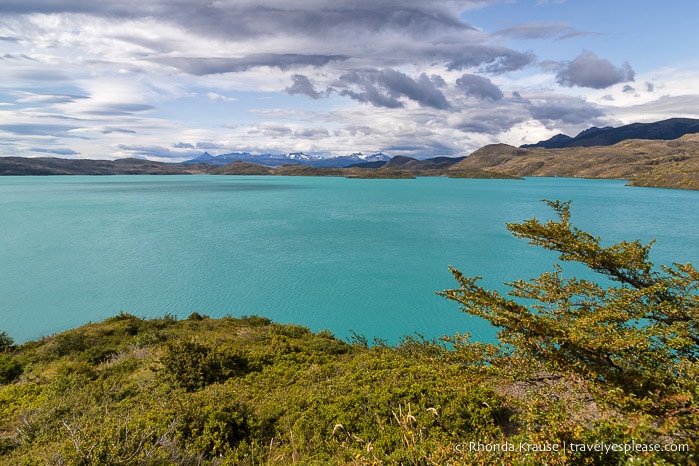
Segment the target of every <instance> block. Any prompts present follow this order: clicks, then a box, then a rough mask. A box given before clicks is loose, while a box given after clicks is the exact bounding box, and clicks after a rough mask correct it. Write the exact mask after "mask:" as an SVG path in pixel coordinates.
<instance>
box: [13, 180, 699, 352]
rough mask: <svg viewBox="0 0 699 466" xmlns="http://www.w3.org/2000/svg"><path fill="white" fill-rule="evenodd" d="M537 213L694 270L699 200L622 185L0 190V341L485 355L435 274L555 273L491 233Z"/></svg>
mask: <svg viewBox="0 0 699 466" xmlns="http://www.w3.org/2000/svg"><path fill="white" fill-rule="evenodd" d="M543 198H547V199H560V200H569V199H570V200H573V223H574V224H575V225H576V226H578V227H579V228H581V229H584V230H587V231H589V232H591V233H593V234H595V235H599V236H601V237H602V238H603V241H604V242H605V243H606V244H609V243H611V242H616V241H619V240H623V239H625V240H633V239H640V240H641V241H643V242H647V241H650V240H652V239H656V241H657V242H656V244H655V246H654V248H653V253H652V256H651V260H653V261H654V262H655V263H656V264H669V263H671V262H692V263H693V264H695V265H699V214H698V213H697V212H699V209H698V207H699V192H696V191H681V190H665V189H648V188H633V187H627V186H624V182H623V181H609V180H579V179H559V178H555V179H554V178H529V179H527V180H524V181H515V180H470V179H447V178H418V179H415V180H360V179H344V178H313V177H272V176H268V177H262V176H260V177H255V176H231V177H228V176H206V175H201V176H192V175H190V176H143V175H140V176H109V177H91V176H65V177H62V176H55V177H2V178H0V238H1V242H0V330H5V331H7V333H8V334H9V335H10V336H12V337H13V338H14V339H15V340H16V341H17V342H23V341H27V340H30V339H36V338H40V337H42V336H46V335H50V334H52V333H54V332H58V331H62V330H65V329H68V328H71V327H75V326H78V325H82V324H84V323H87V322H90V321H93V322H94V321H99V320H102V319H105V318H107V317H109V316H112V315H115V314H117V313H119V312H120V311H123V312H127V313H131V314H135V315H137V316H139V317H159V316H163V315H164V314H165V313H170V314H173V315H175V316H177V317H179V318H185V317H186V316H188V315H189V314H190V313H192V312H199V313H200V314H206V315H210V316H212V317H222V316H225V315H232V316H242V315H251V314H257V315H263V316H267V317H269V318H271V319H272V320H274V321H277V322H282V323H288V322H295V323H299V324H302V325H305V326H308V327H310V328H311V329H312V330H314V331H318V330H323V329H329V330H330V331H332V332H333V333H334V334H335V335H336V336H338V337H340V338H346V337H347V336H348V335H350V331H355V332H357V333H360V334H364V335H366V336H367V338H368V339H369V340H370V341H371V339H372V338H374V337H378V338H381V339H386V340H388V341H389V342H391V343H394V342H396V341H398V339H399V338H400V336H401V335H414V334H415V333H420V334H423V335H425V336H427V337H436V336H440V335H443V334H453V333H454V332H462V333H463V332H471V333H472V335H473V337H474V339H476V340H482V341H492V339H493V336H494V334H495V331H494V330H493V329H491V328H490V327H489V326H488V325H487V324H484V323H483V322H481V321H479V320H476V319H473V318H469V317H468V316H466V315H465V314H464V313H463V312H461V311H460V310H459V308H458V306H457V305H456V304H455V303H451V302H448V301H446V300H444V299H443V298H440V297H439V296H437V295H435V292H436V291H438V290H442V289H445V288H450V287H453V286H454V285H455V281H454V280H453V278H452V276H451V274H450V273H449V271H448V269H447V267H448V266H449V265H452V266H454V267H456V268H458V269H459V270H461V271H462V272H464V273H465V274H466V275H469V276H475V275H480V276H483V282H482V283H483V285H484V286H487V287H490V288H498V289H503V287H502V285H501V284H502V282H506V281H511V280H515V279H517V278H531V277H535V276H537V275H539V274H540V273H542V272H545V271H549V270H551V269H552V264H553V263H554V262H556V258H557V256H556V254H554V253H552V252H548V251H542V250H539V249H538V248H535V247H534V246H530V245H528V244H527V243H526V241H524V240H518V239H516V238H514V237H512V236H511V235H510V234H509V232H508V231H507V230H506V228H505V223H506V222H518V221H521V220H524V219H527V218H531V217H537V218H539V219H542V220H543V219H547V218H551V213H552V212H551V210H550V209H549V208H548V207H547V206H546V205H544V204H543V203H541V202H540V200H541V199H543ZM564 270H566V271H569V273H572V274H580V273H584V271H583V270H582V269H581V268H579V267H575V266H572V267H565V268H564Z"/></svg>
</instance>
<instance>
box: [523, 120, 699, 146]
mask: <svg viewBox="0 0 699 466" xmlns="http://www.w3.org/2000/svg"><path fill="white" fill-rule="evenodd" d="M694 133H699V120H695V119H692V118H670V119H668V120H662V121H656V122H654V123H632V124H630V125H624V126H619V127H616V128H613V127H611V126H605V127H604V128H597V127H596V126H593V127H592V128H588V129H586V130H584V131H582V132H580V133H579V134H578V135H577V136H575V137H570V136H568V135H565V134H557V135H555V136H554V137H552V138H550V139H547V140H545V141H539V142H537V143H536V144H524V145H522V146H520V147H521V148H523V149H528V148H532V147H544V148H546V149H562V148H564V147H594V146H611V145H614V144H616V143H618V142H621V141H625V140H627V139H648V140H657V139H665V140H672V139H677V138H679V137H682V136H684V135H685V134H694Z"/></svg>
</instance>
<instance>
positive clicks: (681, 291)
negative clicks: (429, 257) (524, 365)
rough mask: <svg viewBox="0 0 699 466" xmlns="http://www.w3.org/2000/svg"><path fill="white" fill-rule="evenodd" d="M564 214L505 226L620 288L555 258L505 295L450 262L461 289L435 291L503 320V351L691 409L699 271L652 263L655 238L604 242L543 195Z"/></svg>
mask: <svg viewBox="0 0 699 466" xmlns="http://www.w3.org/2000/svg"><path fill="white" fill-rule="evenodd" d="M544 202H546V203H547V204H548V205H549V206H550V207H551V208H552V209H553V210H554V211H555V213H556V215H557V216H558V219H557V220H549V221H547V222H546V223H542V222H540V221H539V220H537V219H536V218H532V219H530V220H526V221H524V222H522V223H513V224H507V229H508V230H509V231H510V232H512V234H513V235H514V236H516V237H518V238H525V239H528V240H529V243H530V244H534V245H537V246H541V247H543V248H545V249H549V250H553V251H557V252H559V253H560V256H559V259H560V260H561V261H575V262H580V263H582V264H585V265H586V266H587V267H588V268H589V269H591V270H593V271H595V272H597V273H599V274H601V275H603V276H606V277H608V278H609V279H611V280H612V283H613V284H614V285H615V286H609V287H607V288H604V287H603V286H601V285H600V284H598V283H595V282H593V281H589V280H583V279H578V278H575V277H570V278H565V277H564V276H563V270H562V268H561V267H560V266H559V265H554V270H553V271H552V272H547V273H544V274H542V275H540V276H539V277H538V278H536V279H532V280H529V281H524V280H517V281H515V282H513V283H507V284H506V285H507V286H508V287H509V288H510V291H509V292H508V293H507V295H508V296H509V297H505V296H503V295H501V294H499V293H498V292H497V291H489V290H486V289H484V288H482V287H480V286H479V285H478V281H479V279H480V277H475V278H469V277H465V276H464V275H463V274H462V273H461V272H459V271H458V270H456V269H454V268H450V270H451V272H452V273H453V275H454V277H455V278H456V280H457V282H458V283H459V288H456V289H451V290H445V291H442V292H440V293H439V294H440V295H442V296H444V297H446V298H448V299H450V300H454V301H456V302H458V303H459V304H460V305H461V308H462V309H463V311H465V312H466V313H468V314H471V315H476V316H479V317H482V318H484V319H486V320H488V321H489V322H490V323H491V324H492V325H494V326H496V327H499V328H500V330H499V332H498V339H499V340H500V342H501V343H502V344H503V346H502V347H501V348H508V349H507V350H504V349H503V350H502V352H501V353H500V354H499V356H498V357H503V356H505V355H506V356H508V357H519V358H524V359H529V360H534V361H536V362H537V363H540V364H541V365H542V366H543V367H544V368H545V369H546V370H548V371H551V372H553V373H558V374H572V375H575V376H577V377H582V378H584V379H585V380H587V381H590V382H591V384H592V386H594V387H597V388H599V389H601V390H600V392H603V393H616V394H617V395H616V396H617V399H619V393H621V397H622V398H623V399H624V400H625V402H628V401H629V400H636V401H637V403H636V406H641V405H642V406H643V408H642V409H643V410H644V411H646V412H648V413H651V414H654V415H661V416H663V417H667V416H670V415H672V416H683V415H689V416H691V417H693V421H690V423H692V424H695V423H696V422H697V415H698V414H699V410H698V409H697V406H696V401H694V400H697V399H699V396H698V395H699V390H698V389H697V385H698V382H697V378H698V376H699V365H698V363H697V357H698V356H699V296H698V295H697V290H698V289H699V273H698V272H697V270H696V269H695V268H694V267H693V266H692V265H691V264H689V263H687V264H684V265H682V264H677V263H675V264H673V265H672V266H671V267H668V266H661V267H660V269H659V270H657V269H656V268H654V266H653V264H652V263H651V262H649V261H648V255H649V252H650V249H651V246H652V244H653V242H651V243H649V244H646V245H643V244H641V243H640V242H639V241H638V240H637V241H633V242H626V241H622V242H619V243H617V244H613V245H611V246H608V247H603V246H602V245H601V244H600V238H599V237H594V236H592V235H591V234H589V233H586V232H584V231H581V230H579V229H578V228H576V227H574V226H572V225H571V223H570V217H571V214H570V201H569V202H560V201H544Z"/></svg>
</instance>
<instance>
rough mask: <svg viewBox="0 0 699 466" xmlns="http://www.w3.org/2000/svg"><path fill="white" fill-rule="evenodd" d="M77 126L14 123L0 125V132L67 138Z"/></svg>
mask: <svg viewBox="0 0 699 466" xmlns="http://www.w3.org/2000/svg"><path fill="white" fill-rule="evenodd" d="M78 128H79V127H77V126H67V125H54V124H38V123H16V124H9V125H0V131H5V132H7V133H12V134H16V135H22V136H63V137H65V136H69V132H70V131H71V130H74V129H78Z"/></svg>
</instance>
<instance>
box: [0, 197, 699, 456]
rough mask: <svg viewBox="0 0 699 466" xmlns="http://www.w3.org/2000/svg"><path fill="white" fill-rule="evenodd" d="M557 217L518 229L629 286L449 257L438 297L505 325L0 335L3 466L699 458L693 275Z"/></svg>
mask: <svg viewBox="0 0 699 466" xmlns="http://www.w3.org/2000/svg"><path fill="white" fill-rule="evenodd" d="M549 205H550V206H551V207H552V208H553V209H554V210H555V212H556V213H557V214H558V217H559V219H558V220H557V221H555V220H552V221H548V222H546V223H541V222H539V221H538V220H536V219H531V220H528V221H526V222H523V223H521V224H511V225H508V229H510V230H511V231H512V233H513V234H514V235H515V236H517V237H520V238H525V239H528V240H530V242H532V243H534V244H538V245H540V246H542V247H544V248H546V249H553V250H556V251H558V252H560V253H561V256H560V260H562V261H577V262H581V263H583V264H585V265H587V266H588V267H590V268H591V269H592V270H595V271H597V272H599V273H601V274H602V275H606V276H607V277H608V278H610V279H611V280H612V282H617V283H619V284H620V285H621V286H619V287H616V288H615V287H610V288H603V287H600V286H598V285H597V284H596V283H593V282H589V281H579V280H576V279H575V278H573V277H572V278H563V277H562V276H561V269H560V268H559V267H555V270H554V272H551V273H545V274H543V275H541V276H540V277H538V278H536V279H533V280H530V281H526V282H525V281H519V282H516V283H513V284H510V287H511V288H512V291H511V293H510V296H515V297H519V298H526V299H527V302H531V303H532V305H531V306H530V307H528V306H524V305H523V304H521V303H520V302H516V301H512V300H511V299H510V298H506V297H504V296H501V295H499V294H498V293H496V292H491V291H488V290H484V289H482V288H480V287H479V286H478V285H477V281H478V279H477V278H473V279H472V278H467V277H464V276H462V275H461V274H460V273H459V272H458V271H456V270H452V271H453V273H454V277H455V278H456V281H457V283H458V284H459V287H458V288H456V289H453V290H445V291H443V292H440V294H441V295H442V296H444V297H445V298H447V299H450V300H453V301H456V302H457V303H459V304H460V305H461V308H462V310H464V311H465V312H467V313H469V314H472V315H475V316H479V317H482V318H485V319H486V320H488V321H490V322H491V323H492V324H493V325H497V326H498V327H500V328H501V331H500V332H499V334H498V338H499V339H500V342H501V343H502V345H487V344H479V343H471V342H470V341H469V339H468V336H466V335H459V334H456V335H455V336H454V337H449V338H447V337H445V338H444V339H442V340H439V341H425V340H423V339H421V338H419V337H418V338H416V337H407V338H404V339H403V340H402V341H401V342H400V343H399V344H398V345H396V346H395V347H389V346H386V345H385V344H384V343H383V342H381V341H375V342H374V344H373V345H371V346H370V345H368V342H367V340H366V338H364V337H363V336H361V335H354V337H353V338H352V339H351V340H350V341H347V342H345V341H341V340H339V339H337V338H335V337H334V336H333V335H332V334H331V333H330V332H328V331H321V332H318V333H312V332H311V331H309V330H308V329H307V328H304V327H301V326H298V325H291V324H289V325H281V324H277V323H273V322H271V321H270V320H268V319H266V318H263V317H257V316H251V317H242V318H238V319H236V318H232V317H225V318H222V319H210V318H208V317H206V316H202V315H199V314H197V313H194V314H192V315H190V316H189V317H188V318H187V319H185V320H179V321H178V320H177V319H175V318H173V317H172V316H167V315H166V316H165V317H163V318H160V319H152V320H144V319H140V318H137V317H135V316H132V315H129V314H123V313H122V314H120V315H117V316H115V317H112V318H110V319H107V320H105V321H104V322H101V323H92V324H89V325H85V326H83V327H80V328H77V329H74V330H69V331H66V332H63V333H59V334H56V335H52V336H49V337H46V338H42V339H41V340H38V341H34V342H29V343H26V344H24V345H21V346H14V345H13V342H12V340H11V338H9V337H8V336H7V335H6V334H4V333H2V332H0V462H1V463H2V464H27V465H34V464H36V465H43V464H55V465H116V464H128V465H141V464H148V465H151V464H153V465H171V464H176V465H222V464H226V465H239V464H242V465H272V464H284V465H286V464H319V465H320V464H323V465H325V464H343V465H345V464H346V465H369V464H372V465H457V464H468V465H470V464H481V465H490V464H508V465H509V464H513V465H515V464H523V465H540V464H547V465H567V464H604V465H619V464H634V465H637V464H643V465H650V464H688V465H691V464H697V459H698V458H699V456H698V455H699V447H698V444H697V442H698V441H699V405H698V404H697V401H696V400H697V398H698V397H699V363H698V362H697V357H698V355H699V338H697V335H699V296H697V294H696V290H697V288H698V287H699V273H698V272H697V271H696V270H695V269H694V268H693V267H692V266H691V265H689V264H687V265H680V264H675V265H674V266H673V267H664V268H662V269H661V270H662V273H660V272H656V271H654V269H653V267H652V264H650V263H648V262H647V258H648V252H649V249H650V245H647V246H643V245H641V244H640V243H638V242H622V243H619V244H615V245H612V246H609V247H602V246H600V240H599V238H596V237H593V236H591V235H588V234H587V233H585V232H581V231H579V230H577V229H576V228H575V227H572V226H571V225H570V223H569V222H568V220H569V218H570V204H569V203H560V202H549Z"/></svg>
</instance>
